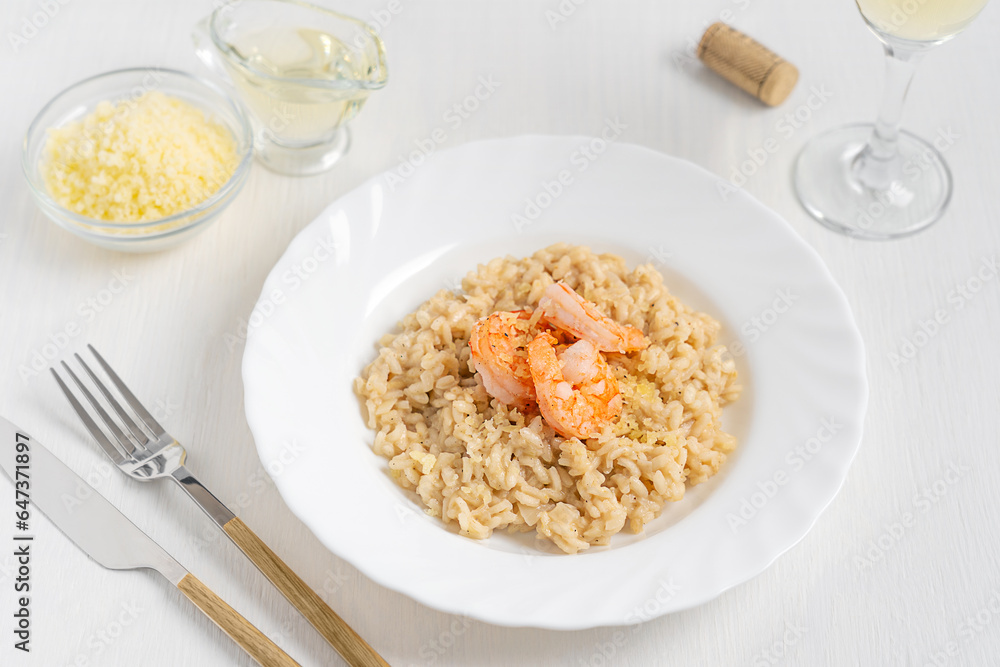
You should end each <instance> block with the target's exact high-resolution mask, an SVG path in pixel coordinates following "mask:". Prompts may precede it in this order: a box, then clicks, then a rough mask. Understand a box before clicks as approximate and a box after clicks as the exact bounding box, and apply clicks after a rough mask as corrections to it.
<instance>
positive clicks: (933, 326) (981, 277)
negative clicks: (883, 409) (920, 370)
mask: <svg viewBox="0 0 1000 667" xmlns="http://www.w3.org/2000/svg"><path fill="white" fill-rule="evenodd" d="M997 272H998V263H997V256H996V255H992V256H990V257H982V258H981V259H980V260H979V264H978V266H977V267H976V270H975V271H973V273H972V275H970V276H969V277H968V278H966V279H965V280H964V281H962V282H960V283H958V284H957V285H955V287H954V288H952V289H951V290H949V292H948V294H947V295H946V297H945V299H946V301H947V302H948V306H949V307H950V309H949V308H937V309H935V310H934V312H933V313H932V314H931V315H929V316H927V317H923V318H920V319H919V320H917V326H916V328H915V329H914V330H913V331H911V332H910V333H909V334H906V335H905V336H903V338H902V339H901V340H900V342H899V344H898V345H896V346H894V347H893V349H891V350H889V352H887V353H886V357H887V358H888V360H889V365H890V366H892V368H893V369H894V370H899V368H900V367H902V366H905V365H906V364H908V363H910V362H911V361H913V360H914V359H916V358H917V355H918V354H919V352H920V350H922V349H924V348H925V347H927V346H928V345H929V344H930V342H931V341H932V340H934V338H935V337H936V336H937V335H938V334H939V333H940V332H941V331H942V329H943V328H944V327H945V325H947V324H949V323H950V322H951V321H952V315H953V314H954V313H957V312H959V311H961V310H963V309H964V308H965V307H966V306H968V305H969V303H971V302H972V300H973V299H975V298H976V297H977V296H978V295H979V293H980V292H981V291H982V290H983V288H984V287H986V286H987V285H989V284H990V283H992V282H993V281H994V280H996V277H997Z"/></svg>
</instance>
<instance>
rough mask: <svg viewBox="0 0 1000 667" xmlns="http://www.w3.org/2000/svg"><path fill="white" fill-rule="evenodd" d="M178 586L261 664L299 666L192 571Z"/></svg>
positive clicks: (271, 666) (267, 666)
mask: <svg viewBox="0 0 1000 667" xmlns="http://www.w3.org/2000/svg"><path fill="white" fill-rule="evenodd" d="M177 588H179V589H180V591H181V592H182V593H184V595H186V596H187V599H188V600H191V602H193V603H194V604H195V605H196V606H197V607H198V609H201V610H202V611H203V612H204V613H205V615H206V616H208V617H209V618H210V619H212V620H213V621H215V624H216V625H218V626H219V627H220V628H222V631H223V632H225V633H226V634H227V635H229V637H230V638H231V639H232V640H233V641H234V642H236V643H237V644H239V645H240V647H241V648H242V649H243V650H244V651H246V652H247V653H248V654H249V655H250V657H251V658H253V659H254V660H256V661H257V662H258V663H260V664H261V665H263V667H299V663H297V662H295V661H294V660H292V659H291V658H290V657H288V654H287V653H285V652H284V651H282V650H281V649H280V648H278V646H277V645H276V644H275V643H274V642H272V641H271V640H270V639H268V638H267V637H265V636H264V633H262V632H261V631H260V630H258V629H257V628H256V627H254V626H253V624H252V623H250V621H248V620H247V619H245V618H243V617H242V616H240V614H239V612H238V611H236V610H235V609H233V608H232V607H230V606H229V605H228V604H226V602H225V600H223V599H222V598H220V597H219V596H218V595H216V594H215V593H213V592H212V589H210V588H209V587H208V586H206V585H205V584H203V583H201V581H199V580H198V578H197V577H195V576H194V575H193V574H191V573H188V574H186V575H184V578H183V579H181V581H180V583H178V584H177Z"/></svg>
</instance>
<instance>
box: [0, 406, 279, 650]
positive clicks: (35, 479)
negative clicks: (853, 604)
mask: <svg viewBox="0 0 1000 667" xmlns="http://www.w3.org/2000/svg"><path fill="white" fill-rule="evenodd" d="M19 445H20V447H19ZM19 455H21V456H25V455H26V458H22V459H21V461H18V458H17V457H18V456H19ZM0 468H2V469H3V471H4V473H5V474H6V475H7V477H9V478H10V480H11V481H12V482H14V483H15V485H17V482H18V481H26V482H27V485H26V486H27V493H28V495H29V497H30V501H31V504H32V505H34V506H35V508H36V509H38V510H39V511H40V512H41V513H42V514H44V515H45V516H47V517H48V518H49V520H50V521H52V523H53V524H55V526H56V528H58V529H59V530H60V531H62V533H63V534H64V535H66V537H68V538H69V539H70V540H72V541H73V543H74V544H76V546H78V547H79V548H80V549H81V550H82V551H83V552H84V553H86V554H87V555H88V556H90V557H91V558H93V559H94V560H95V561H97V562H98V563H100V564H101V565H103V566H104V567H106V568H108V569H111V570H133V569H139V568H148V569H151V570H155V571H156V572H159V573H160V574H161V575H163V577H164V578H166V579H167V581H169V582H170V583H171V584H173V585H174V586H176V587H177V588H178V589H180V591H181V592H182V593H184V595H185V596H186V597H187V598H188V599H189V600H191V602H193V603H194V604H195V605H196V606H197V607H198V608H199V609H200V610H201V611H202V612H204V613H205V614H206V615H207V616H208V617H209V618H211V619H212V621H214V622H215V623H216V625H218V626H219V627H220V628H221V629H222V630H223V632H225V633H226V634H227V635H229V636H230V637H231V638H232V639H233V640H234V641H235V642H236V643H237V644H239V645H240V647H241V648H243V650H244V651H246V652H247V653H248V654H250V656H251V657H252V658H254V660H256V661H257V662H258V663H260V664H261V665H264V666H265V667H272V666H275V667H279V666H280V667H298V663H296V662H295V661H294V660H292V659H291V658H290V657H289V656H288V655H287V654H286V653H285V652H284V651H282V650H281V649H280V648H278V646H277V645H275V644H274V642H272V641H271V640H270V639H268V638H267V637H266V636H265V635H264V634H263V633H262V632H261V631H260V630H258V629H257V628H256V627H254V626H253V625H252V624H251V623H250V622H249V621H247V620H246V619H245V618H243V616H241V615H240V614H239V613H238V612H236V610H234V609H233V608H232V607H230V606H229V605H228V604H226V602H225V601H224V600H222V598H220V597H219V596H218V595H216V594H215V593H213V592H212V591H211V589H209V588H208V587H207V586H205V584H203V583H202V582H201V581H199V580H198V579H197V578H196V577H195V576H194V575H192V574H191V573H190V572H188V571H187V570H186V569H185V568H184V567H183V566H182V565H181V564H180V563H178V562H177V561H176V560H175V559H174V558H173V557H172V556H171V555H170V554H168V553H167V552H166V551H164V549H163V548H162V547H161V546H160V545H159V544H157V543H156V542H154V541H153V539H152V538H151V537H149V535H147V534H146V533H144V532H143V531H142V530H140V529H139V528H138V527H137V526H136V525H135V524H134V523H132V522H131V521H130V520H129V519H128V517H126V516H125V515H124V514H122V513H121V512H119V511H118V509H117V508H115V506H114V505H112V504H111V503H109V502H108V501H107V500H106V499H105V498H104V496H102V495H101V494H100V493H98V492H97V491H96V490H95V489H94V488H93V487H92V486H90V485H89V484H87V482H85V481H84V480H83V479H81V478H80V477H79V476H78V475H77V474H76V473H75V472H73V471H72V470H70V469H69V468H68V467H67V466H66V465H65V464H64V463H63V462H62V461H60V460H59V458H58V457H56V456H55V455H54V454H53V453H52V452H50V451H49V450H48V449H46V448H45V446H43V445H42V444H41V443H39V442H38V441H37V440H35V439H34V438H32V437H31V436H29V435H28V434H27V432H25V431H23V430H22V429H19V428H18V427H17V426H15V425H14V424H12V423H11V422H10V421H8V420H7V419H5V418H3V417H2V416H0ZM18 488H23V487H22V486H19V487H18ZM25 537H26V536H25Z"/></svg>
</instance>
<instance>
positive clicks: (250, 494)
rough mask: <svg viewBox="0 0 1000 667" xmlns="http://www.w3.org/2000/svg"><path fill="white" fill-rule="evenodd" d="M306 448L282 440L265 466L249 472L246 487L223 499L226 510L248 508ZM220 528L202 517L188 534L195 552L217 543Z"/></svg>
mask: <svg viewBox="0 0 1000 667" xmlns="http://www.w3.org/2000/svg"><path fill="white" fill-rule="evenodd" d="M304 451H305V448H304V447H303V446H302V445H300V444H299V443H298V441H296V440H294V439H290V440H285V441H284V442H282V443H281V447H280V449H279V450H278V452H277V454H276V455H275V456H274V457H273V458H272V459H271V460H270V461H268V462H267V464H266V469H265V466H264V465H258V467H257V469H256V470H255V471H254V472H253V473H251V474H250V475H249V476H248V477H247V479H246V481H245V483H244V486H243V488H244V489H245V490H243V491H241V492H239V493H238V494H236V497H235V498H233V500H232V501H229V502H226V505H227V506H228V507H229V509H231V510H233V511H234V512H235V513H236V514H240V513H241V511H243V510H245V509H247V508H248V507H250V506H251V505H252V504H253V503H254V502H255V501H256V500H257V498H259V497H260V496H261V494H263V493H264V492H265V491H267V490H268V489H270V488H272V487H273V486H274V478H276V477H280V476H281V475H283V474H285V472H286V471H287V470H289V469H290V468H291V467H292V466H293V465H295V463H296V462H297V461H298V460H299V457H301V456H302V453H303V452H304ZM222 534H223V533H222V530H221V529H220V528H219V526H218V525H216V524H215V522H213V521H210V520H208V518H207V517H205V519H204V521H203V522H202V524H201V526H200V528H198V529H197V530H195V531H194V532H192V533H191V535H190V538H189V543H190V545H191V547H192V548H193V549H194V550H195V551H201V550H202V549H204V548H206V547H208V546H209V545H212V544H214V543H216V542H217V541H218V540H219V538H220V537H221V535H222Z"/></svg>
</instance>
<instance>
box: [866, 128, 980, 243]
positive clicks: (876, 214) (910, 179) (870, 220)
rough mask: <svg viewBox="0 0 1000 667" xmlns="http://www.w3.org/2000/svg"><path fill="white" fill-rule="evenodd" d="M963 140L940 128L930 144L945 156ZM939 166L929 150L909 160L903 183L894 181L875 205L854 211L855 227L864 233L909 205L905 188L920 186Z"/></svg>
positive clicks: (952, 131) (902, 169)
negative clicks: (896, 210)
mask: <svg viewBox="0 0 1000 667" xmlns="http://www.w3.org/2000/svg"><path fill="white" fill-rule="evenodd" d="M961 138H962V135H960V134H959V133H958V132H955V131H954V130H952V129H951V126H950V125H949V126H947V127H943V128H938V130H937V132H936V133H935V135H934V138H933V139H931V140H930V143H931V145H933V146H934V148H935V149H936V150H937V152H938V153H940V154H942V155H943V154H944V153H947V152H948V151H949V150H951V149H952V147H953V146H955V144H956V143H957V142H958V140H959V139H961ZM938 163H939V161H938V158H937V155H935V154H934V151H932V150H931V149H930V148H925V149H923V150H921V151H920V152H919V153H917V154H916V155H913V156H911V157H909V158H907V159H906V160H905V161H904V162H903V164H902V167H901V176H902V179H903V180H902V181H900V180H895V181H893V182H892V184H891V185H890V186H889V189H888V190H886V191H885V192H877V191H876V193H875V201H873V202H870V203H869V204H868V205H867V206H865V207H864V208H858V209H857V210H855V211H854V218H855V223H856V224H857V226H858V228H859V229H861V230H868V229H871V228H872V227H874V226H875V225H876V223H878V222H879V221H880V220H882V219H883V218H885V217H886V215H888V214H889V213H891V212H892V211H893V210H894V209H895V208H898V207H899V206H905V205H906V204H908V203H909V202H910V201H911V200H912V199H913V192H911V191H910V190H909V189H908V188H907V187H906V184H907V183H915V182H917V181H918V180H919V179H920V177H921V176H922V175H923V174H924V173H925V172H926V171H928V170H931V169H936V168H937V165H938Z"/></svg>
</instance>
